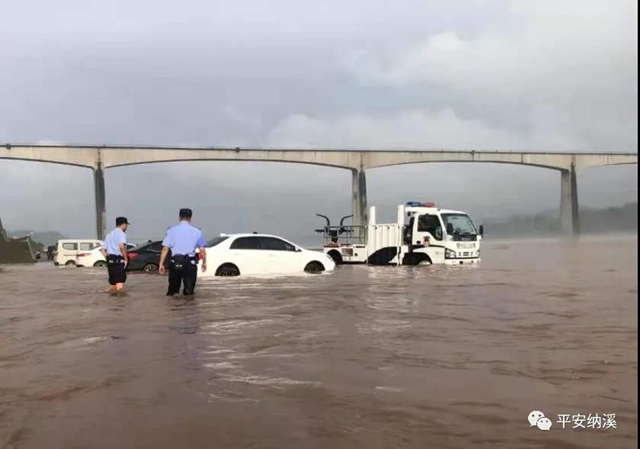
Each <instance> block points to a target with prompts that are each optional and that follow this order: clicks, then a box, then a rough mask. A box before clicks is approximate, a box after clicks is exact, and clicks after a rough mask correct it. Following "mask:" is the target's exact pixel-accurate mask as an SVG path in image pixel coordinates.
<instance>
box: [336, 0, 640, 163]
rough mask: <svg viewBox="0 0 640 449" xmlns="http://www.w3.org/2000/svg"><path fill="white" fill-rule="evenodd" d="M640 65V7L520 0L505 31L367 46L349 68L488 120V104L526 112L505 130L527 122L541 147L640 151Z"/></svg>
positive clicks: (366, 81)
mask: <svg viewBox="0 0 640 449" xmlns="http://www.w3.org/2000/svg"><path fill="white" fill-rule="evenodd" d="M637 60H638V59H637V2H634V1H616V2H606V1H599V0H587V1H583V0H581V1H577V0H574V1H564V2H551V1H547V0H543V1H536V2H531V1H526V0H513V1H511V2H509V8H508V10H507V16H506V17H505V18H503V19H502V21H501V26H495V24H487V27H486V28H485V29H484V30H481V31H480V32H479V33H477V34H475V35H472V36H469V37H466V38H465V37H462V36H461V34H460V32H459V31H457V30H448V31H443V32H439V33H434V34H431V35H429V36H427V37H425V38H424V39H423V40H422V41H421V42H417V43H415V44H414V45H412V46H411V47H410V48H405V49H400V50H397V51H394V52H387V53H384V52H377V53H376V52H375V51H373V52H371V51H362V50H361V51H358V52H354V54H353V57H352V58H351V59H350V60H349V59H347V60H345V61H344V64H345V67H347V70H348V71H349V73H351V74H352V76H353V77H354V79H356V80H358V81H359V82H360V83H362V84H363V85H384V86H390V87H392V88H394V89H397V90H398V91H403V90H414V91H415V90H419V89H425V88H439V89H443V90H446V91H447V92H449V96H450V98H456V97H464V100H463V103H465V104H466V105H470V104H471V105H473V104H475V105H476V110H477V111H478V112H477V115H478V116H480V119H482V118H481V117H482V116H483V115H484V116H485V117H486V116H487V115H490V111H487V109H488V108H492V109H496V108H497V109H499V108H508V109H511V108H513V107H518V108H519V109H520V110H521V111H522V112H523V114H521V116H520V117H519V118H518V119H515V120H511V121H509V120H508V119H507V120H506V122H507V123H505V126H509V127H511V128H512V129H515V128H516V127H517V126H514V125H516V124H520V125H524V127H526V128H528V129H529V130H530V132H531V133H535V134H536V135H537V136H538V137H537V138H536V139H535V140H536V141H537V142H539V143H540V144H545V145H554V144H555V145H559V148H557V149H572V150H575V151H580V150H606V149H616V150H624V151H636V150H637V107H638V106H637V104H638V103H637ZM467 109H470V108H468V107H467ZM488 113H489V114H488Z"/></svg>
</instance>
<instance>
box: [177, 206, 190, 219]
mask: <svg viewBox="0 0 640 449" xmlns="http://www.w3.org/2000/svg"><path fill="white" fill-rule="evenodd" d="M191 216H193V211H192V210H191V209H187V208H184V209H180V218H183V217H184V218H191Z"/></svg>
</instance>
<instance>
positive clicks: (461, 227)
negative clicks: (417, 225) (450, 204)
mask: <svg viewBox="0 0 640 449" xmlns="http://www.w3.org/2000/svg"><path fill="white" fill-rule="evenodd" d="M442 220H443V221H444V225H445V227H446V226H448V225H449V223H451V225H452V226H453V232H454V234H461V235H465V234H467V235H468V234H477V232H476V227H475V226H474V225H473V222H472V221H471V219H470V218H469V216H468V215H465V214H442Z"/></svg>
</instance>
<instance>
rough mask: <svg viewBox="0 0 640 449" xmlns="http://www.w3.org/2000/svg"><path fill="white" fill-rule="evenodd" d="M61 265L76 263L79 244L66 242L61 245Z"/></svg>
mask: <svg viewBox="0 0 640 449" xmlns="http://www.w3.org/2000/svg"><path fill="white" fill-rule="evenodd" d="M60 247H61V248H60V250H61V251H60V252H61V254H60V257H59V260H60V265H66V264H67V263H69V262H72V263H74V264H75V263H76V256H77V254H78V242H64V243H62V244H61V245H60Z"/></svg>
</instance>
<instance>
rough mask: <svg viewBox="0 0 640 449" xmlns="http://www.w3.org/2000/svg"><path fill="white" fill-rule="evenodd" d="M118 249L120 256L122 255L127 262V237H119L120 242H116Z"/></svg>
mask: <svg viewBox="0 0 640 449" xmlns="http://www.w3.org/2000/svg"><path fill="white" fill-rule="evenodd" d="M118 247H119V248H120V254H122V258H123V259H124V260H125V262H126V261H127V237H126V236H125V235H124V233H123V235H122V236H121V237H120V241H119V242H118Z"/></svg>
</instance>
